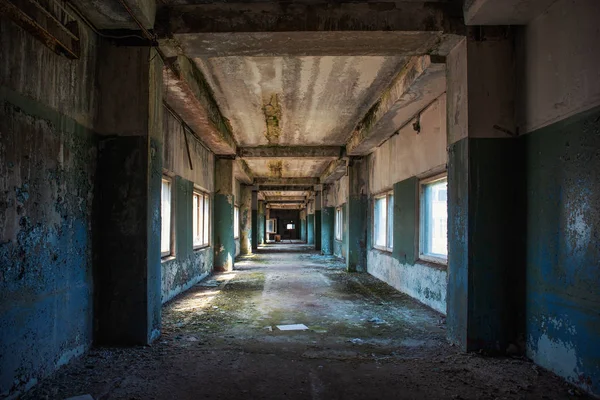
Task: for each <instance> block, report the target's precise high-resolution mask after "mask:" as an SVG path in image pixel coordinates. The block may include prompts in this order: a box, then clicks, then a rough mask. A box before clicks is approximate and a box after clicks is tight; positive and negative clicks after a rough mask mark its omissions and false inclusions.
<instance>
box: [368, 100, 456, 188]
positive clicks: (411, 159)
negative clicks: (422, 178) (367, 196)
mask: <svg viewBox="0 0 600 400" xmlns="http://www.w3.org/2000/svg"><path fill="white" fill-rule="evenodd" d="M420 121H421V132H420V133H419V134H417V132H415V131H414V129H413V127H412V123H409V124H408V125H407V126H405V127H404V128H402V129H401V130H400V132H399V134H398V135H396V136H394V137H392V138H391V139H390V140H388V141H387V142H385V143H384V144H382V145H381V147H379V148H378V149H377V150H375V151H374V152H373V153H371V154H370V155H369V174H370V177H369V191H370V193H371V194H374V193H378V192H381V191H382V190H386V189H391V188H392V186H393V185H394V184H395V183H397V182H400V181H403V180H405V179H408V178H410V177H412V176H418V175H421V174H424V173H427V171H430V170H434V169H436V168H438V169H439V168H441V169H442V170H443V169H444V168H445V165H446V163H447V160H448V155H447V152H446V94H443V95H441V96H440V97H438V99H437V100H436V101H435V102H433V103H432V104H431V105H430V106H429V107H428V108H427V109H425V110H424V111H423V112H422V113H421V119H420Z"/></svg>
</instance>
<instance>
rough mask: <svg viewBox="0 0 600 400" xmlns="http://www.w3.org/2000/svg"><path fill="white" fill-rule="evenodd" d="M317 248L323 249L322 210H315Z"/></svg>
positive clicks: (318, 249)
mask: <svg viewBox="0 0 600 400" xmlns="http://www.w3.org/2000/svg"><path fill="white" fill-rule="evenodd" d="M315 250H317V251H321V210H315Z"/></svg>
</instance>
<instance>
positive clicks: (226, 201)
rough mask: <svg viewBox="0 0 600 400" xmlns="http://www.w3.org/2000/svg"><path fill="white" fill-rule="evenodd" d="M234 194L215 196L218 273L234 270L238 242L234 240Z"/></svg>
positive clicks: (215, 261)
mask: <svg viewBox="0 0 600 400" xmlns="http://www.w3.org/2000/svg"><path fill="white" fill-rule="evenodd" d="M233 204H234V196H233V195H232V194H230V195H226V194H219V193H217V194H215V196H214V225H213V228H214V241H215V247H214V248H215V255H214V268H215V270H217V271H227V270H230V269H231V268H233V263H234V260H235V252H236V241H235V239H234V238H233V207H234V205H233Z"/></svg>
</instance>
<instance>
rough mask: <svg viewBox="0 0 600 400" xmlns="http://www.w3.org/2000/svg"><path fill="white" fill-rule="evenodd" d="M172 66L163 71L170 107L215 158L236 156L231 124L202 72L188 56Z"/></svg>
mask: <svg viewBox="0 0 600 400" xmlns="http://www.w3.org/2000/svg"><path fill="white" fill-rule="evenodd" d="M172 67H173V68H164V69H163V84H164V88H165V101H166V102H167V104H168V105H169V106H170V107H171V108H172V109H173V110H174V111H175V112H176V113H177V114H178V115H179V116H180V117H181V118H182V119H183V120H184V121H185V123H186V124H188V126H189V127H190V128H191V129H192V130H193V131H194V133H195V134H196V135H197V136H198V137H199V138H200V140H202V142H203V143H204V144H206V146H207V147H209V148H210V149H211V150H212V151H213V152H214V153H215V154H216V155H235V154H236V150H237V146H236V142H235V140H234V138H233V135H232V133H231V128H230V127H229V123H228V121H227V119H226V118H225V117H224V116H223V115H222V114H221V111H220V110H219V106H218V105H217V102H216V100H215V99H214V98H213V96H212V90H211V89H210V87H209V86H208V83H207V82H206V80H205V79H204V77H203V76H202V73H201V72H200V70H199V69H198V68H197V67H196V65H195V64H194V63H193V62H191V61H190V60H189V59H188V58H187V57H185V56H178V57H177V58H176V61H174V62H173V63H172ZM174 71H176V72H174Z"/></svg>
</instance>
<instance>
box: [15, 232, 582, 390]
mask: <svg viewBox="0 0 600 400" xmlns="http://www.w3.org/2000/svg"><path fill="white" fill-rule="evenodd" d="M280 324H305V325H307V326H308V327H309V328H310V329H309V330H308V331H295V332H283V331H280V330H278V329H277V328H276V325H280ZM86 393H89V394H91V395H92V396H93V397H94V399H199V398H213V399H238V398H248V399H387V398H389V399H392V398H393V399H422V398H447V399H481V398H484V399H513V398H514V399H525V398H527V399H529V398H531V399H563V398H571V397H572V396H575V395H577V396H580V397H582V398H585V396H584V395H582V394H580V393H579V392H577V391H576V390H575V389H573V388H572V387H571V386H570V385H567V384H566V383H564V382H563V381H561V380H560V379H558V378H557V377H555V376H554V375H552V374H550V373H548V372H546V371H544V370H542V369H541V368H539V367H536V366H534V365H533V364H531V363H530V362H529V361H527V360H524V359H521V358H487V357H483V356H481V355H476V354H468V355H467V354H461V353H459V352H458V351H457V350H456V349H455V348H453V347H451V346H449V345H448V344H447V342H446V340H445V325H444V319H443V318H442V316H441V315H439V314H438V313H436V312H434V311H432V310H430V309H428V308H426V307H425V306H423V305H421V304H419V303H417V302H415V301H413V300H412V299H410V298H408V297H407V296H405V295H403V294H401V293H399V292H397V291H395V290H394V289H393V288H391V287H389V286H387V285H386V284H384V283H382V282H380V281H378V280H377V279H375V278H373V277H371V276H370V275H367V274H349V273H347V272H345V270H344V264H343V263H341V262H340V261H339V260H337V259H335V258H333V257H325V256H320V255H317V254H316V253H315V252H313V251H311V250H310V248H309V247H308V246H306V245H301V244H269V245H267V246H264V247H262V248H261V249H259V252H258V254H256V255H253V256H249V257H244V258H242V259H240V260H239V262H237V263H236V270H235V271H234V272H231V273H224V274H217V275H214V276H212V277H211V278H209V279H208V280H206V281H204V282H202V283H201V284H199V285H197V286H195V287H193V288H192V289H191V290H189V291H188V292H186V293H184V294H183V295H182V296H179V297H178V298H176V299H175V300H174V301H172V302H170V303H169V304H167V305H166V306H165V307H164V310H163V335H162V337H161V338H160V339H159V340H158V342H157V343H155V344H154V345H153V346H147V347H139V348H102V349H93V350H92V351H90V353H89V354H88V355H86V356H85V357H84V358H82V359H80V360H78V361H76V362H74V363H73V364H71V365H69V366H68V367H66V368H63V369H61V370H60V371H59V372H58V373H57V374H56V375H55V376H53V377H51V378H50V379H48V380H46V381H44V382H42V383H41V384H40V385H38V386H37V387H36V388H35V389H34V390H33V391H32V392H30V393H29V394H28V395H27V396H26V398H27V399H45V398H48V399H62V398H65V397H69V396H74V395H80V394H86Z"/></svg>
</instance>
